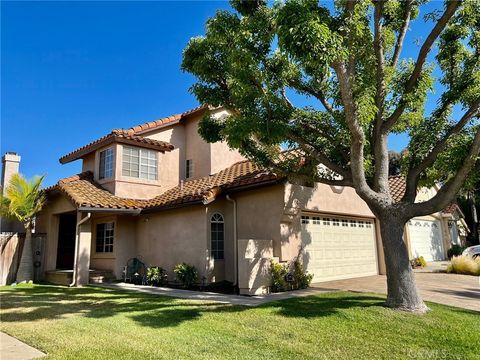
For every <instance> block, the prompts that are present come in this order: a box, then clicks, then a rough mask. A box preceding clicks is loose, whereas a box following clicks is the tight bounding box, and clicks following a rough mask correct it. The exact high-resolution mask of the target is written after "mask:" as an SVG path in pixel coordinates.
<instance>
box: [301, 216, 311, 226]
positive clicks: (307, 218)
mask: <svg viewBox="0 0 480 360" xmlns="http://www.w3.org/2000/svg"><path fill="white" fill-rule="evenodd" d="M302 224H310V216H304V215H302Z"/></svg>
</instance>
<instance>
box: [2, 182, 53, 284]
mask: <svg viewBox="0 0 480 360" xmlns="http://www.w3.org/2000/svg"><path fill="white" fill-rule="evenodd" d="M43 178H44V177H43V176H36V177H34V178H33V179H31V180H27V179H25V178H24V177H23V176H22V175H19V174H15V175H13V176H12V178H11V180H10V183H9V184H8V186H7V187H6V188H5V189H3V191H2V194H1V195H0V196H1V197H0V201H1V205H0V213H1V215H2V216H5V217H8V218H12V219H15V220H18V221H20V222H21V223H22V224H23V226H24V227H25V243H24V245H23V250H22V255H21V258H20V264H19V266H18V271H17V278H16V282H17V283H21V282H29V281H31V280H33V254H32V229H33V225H34V223H33V222H34V219H35V216H36V215H37V214H38V212H39V211H40V210H41V209H42V207H43V205H44V203H45V195H44V193H43V192H42V191H41V190H40V187H41V185H42V181H43Z"/></svg>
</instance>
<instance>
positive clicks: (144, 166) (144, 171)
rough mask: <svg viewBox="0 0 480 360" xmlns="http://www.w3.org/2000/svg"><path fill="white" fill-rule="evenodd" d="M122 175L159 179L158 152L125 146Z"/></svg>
mask: <svg viewBox="0 0 480 360" xmlns="http://www.w3.org/2000/svg"><path fill="white" fill-rule="evenodd" d="M122 175H123V176H130V177H135V178H141V179H148V180H157V152H156V151H152V150H146V149H139V148H134V147H129V146H124V147H123V164H122Z"/></svg>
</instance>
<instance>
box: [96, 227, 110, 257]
mask: <svg viewBox="0 0 480 360" xmlns="http://www.w3.org/2000/svg"><path fill="white" fill-rule="evenodd" d="M113 229H114V226H113V222H109V223H104V224H97V238H96V241H95V243H96V249H95V251H96V252H97V253H108V252H113V235H114V233H113V231H114V230H113Z"/></svg>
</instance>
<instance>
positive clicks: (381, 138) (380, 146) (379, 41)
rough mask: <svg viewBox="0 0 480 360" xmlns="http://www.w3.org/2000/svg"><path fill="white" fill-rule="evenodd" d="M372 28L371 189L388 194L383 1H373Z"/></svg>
mask: <svg viewBox="0 0 480 360" xmlns="http://www.w3.org/2000/svg"><path fill="white" fill-rule="evenodd" d="M374 4H375V15H374V28H375V36H374V41H373V47H374V50H375V57H376V60H377V71H376V74H377V78H376V94H375V105H376V107H377V113H376V115H375V124H374V127H373V138H372V144H373V156H374V161H375V173H374V178H373V189H374V190H375V191H378V192H380V193H382V194H388V193H389V191H390V188H389V186H388V149H387V135H386V134H383V133H382V132H381V129H382V123H383V112H384V105H385V93H386V86H385V58H384V53H383V33H382V30H383V27H382V16H383V1H382V0H376V1H375V3H374Z"/></svg>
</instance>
